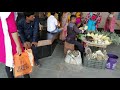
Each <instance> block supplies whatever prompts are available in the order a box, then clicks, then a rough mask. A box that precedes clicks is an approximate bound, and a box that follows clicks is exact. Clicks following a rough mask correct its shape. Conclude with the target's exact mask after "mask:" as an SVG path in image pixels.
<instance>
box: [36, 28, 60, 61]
mask: <svg viewBox="0 0 120 90" xmlns="http://www.w3.org/2000/svg"><path fill="white" fill-rule="evenodd" d="M58 37H59V34H51V33H49V32H47V31H46V30H43V31H40V33H39V41H38V52H39V55H38V57H39V59H41V58H44V57H48V56H51V55H52V53H53V51H54V49H55V47H56V45H57V39H58Z"/></svg>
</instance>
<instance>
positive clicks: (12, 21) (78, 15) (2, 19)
mask: <svg viewBox="0 0 120 90" xmlns="http://www.w3.org/2000/svg"><path fill="white" fill-rule="evenodd" d="M45 15H46V14H45ZM46 17H47V31H48V33H52V34H55V33H60V37H59V39H60V40H61V42H64V41H66V42H68V43H71V44H74V45H76V46H77V47H78V49H79V51H80V52H81V53H83V52H84V46H83V45H82V44H81V43H80V42H78V41H77V40H76V35H77V34H79V33H83V34H84V33H86V32H85V31H82V30H80V29H79V28H80V27H82V26H85V25H87V26H88V31H95V30H97V28H98V26H99V24H100V22H101V19H102V16H101V13H100V12H89V13H88V14H87V16H86V17H83V13H82V12H48V13H47V15H46ZM17 19H18V18H17V13H14V12H0V42H1V43H2V44H0V50H1V52H0V62H1V63H3V64H5V70H6V73H7V76H8V78H14V74H13V68H14V63H13V56H14V54H16V53H17V54H19V55H20V54H21V53H22V51H24V50H25V49H32V51H33V55H34V59H35V65H36V66H40V62H39V60H38V50H37V44H38V32H39V22H40V21H39V18H38V17H36V16H35V13H34V12H24V16H23V17H21V18H19V20H17ZM16 21H17V22H16ZM115 24H117V25H118V26H119V24H118V23H117V22H116V18H115V15H114V12H109V15H108V17H107V19H106V22H105V26H104V27H103V28H104V30H105V31H109V32H114V28H115ZM24 77H25V78H30V75H29V74H27V75H24Z"/></svg>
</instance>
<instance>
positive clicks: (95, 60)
mask: <svg viewBox="0 0 120 90" xmlns="http://www.w3.org/2000/svg"><path fill="white" fill-rule="evenodd" d="M80 29H81V30H85V27H81V28H80ZM78 39H80V40H82V42H84V46H85V53H86V56H85V59H84V61H83V65H84V66H86V67H91V68H99V69H105V68H106V63H107V61H108V58H109V56H108V53H107V51H106V48H107V46H109V45H111V44H112V43H114V44H116V45H119V44H120V37H119V36H118V35H117V34H115V33H109V32H104V31H103V32H98V31H96V32H87V34H79V35H78ZM116 40H117V41H116Z"/></svg>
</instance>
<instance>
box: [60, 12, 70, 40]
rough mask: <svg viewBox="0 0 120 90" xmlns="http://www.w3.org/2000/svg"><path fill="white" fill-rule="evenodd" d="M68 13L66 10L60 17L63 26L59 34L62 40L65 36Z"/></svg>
mask: <svg viewBox="0 0 120 90" xmlns="http://www.w3.org/2000/svg"><path fill="white" fill-rule="evenodd" d="M68 15H69V13H68V12H67V13H65V14H64V16H63V17H62V28H63V30H62V32H61V34H60V38H61V40H63V41H64V40H65V39H66V36H67V25H68Z"/></svg>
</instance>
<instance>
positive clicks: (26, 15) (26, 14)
mask: <svg viewBox="0 0 120 90" xmlns="http://www.w3.org/2000/svg"><path fill="white" fill-rule="evenodd" d="M34 14H35V13H34V12H24V16H25V17H29V16H31V15H34Z"/></svg>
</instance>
